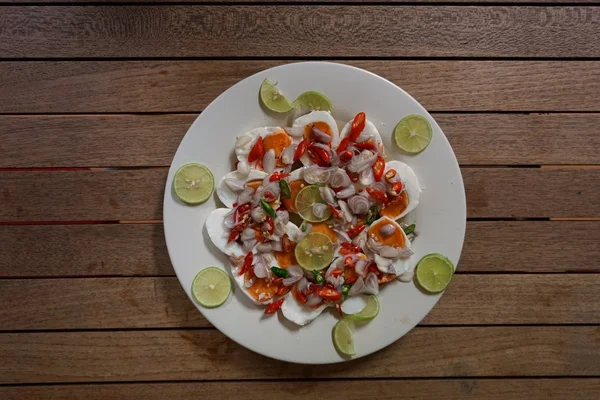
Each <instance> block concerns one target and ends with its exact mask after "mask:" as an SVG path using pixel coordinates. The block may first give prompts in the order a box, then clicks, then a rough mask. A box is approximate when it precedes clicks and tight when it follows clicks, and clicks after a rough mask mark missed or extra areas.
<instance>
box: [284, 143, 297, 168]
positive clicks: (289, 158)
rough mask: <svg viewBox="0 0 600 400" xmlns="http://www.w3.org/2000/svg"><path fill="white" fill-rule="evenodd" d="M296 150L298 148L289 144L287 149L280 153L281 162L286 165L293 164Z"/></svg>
mask: <svg viewBox="0 0 600 400" xmlns="http://www.w3.org/2000/svg"><path fill="white" fill-rule="evenodd" d="M296 148H298V146H296V145H295V144H290V145H289V146H288V147H286V148H285V149H283V151H282V152H281V162H282V163H284V164H286V165H291V164H293V163H294V154H295V153H296Z"/></svg>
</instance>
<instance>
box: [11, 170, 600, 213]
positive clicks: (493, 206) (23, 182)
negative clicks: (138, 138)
mask: <svg viewBox="0 0 600 400" xmlns="http://www.w3.org/2000/svg"><path fill="white" fill-rule="evenodd" d="M166 174H167V170H166V169H165V168H152V169H141V170H126V171H123V170H118V171H117V170H100V171H58V172H56V171H52V172H46V171H41V172H31V171H26V172H21V171H19V172H17V171H9V172H6V171H5V172H2V171H0V188H2V197H1V199H2V202H0V221H75V220H93V221H98V220H155V219H161V215H162V198H163V190H164V184H165V180H166ZM462 174H463V179H464V182H465V187H466V192H467V205H468V210H467V214H468V217H471V218H486V217H494V218H504V217H508V218H521V217H523V218H527V217H541V218H543V217H557V218H560V217H597V216H600V203H599V202H597V201H596V199H597V198H598V195H599V193H598V190H600V169H598V168H562V169H561V168H552V169H542V168H463V169H462ZM548 182H551V183H552V185H548ZM31 187H35V196H32V194H31V189H30V188H31ZM559 195H560V199H561V201H558V200H557V196H559ZM40 199H44V201H40ZM563 200H564V201H563Z"/></svg>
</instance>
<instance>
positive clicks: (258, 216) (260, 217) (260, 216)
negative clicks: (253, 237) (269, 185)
mask: <svg viewBox="0 0 600 400" xmlns="http://www.w3.org/2000/svg"><path fill="white" fill-rule="evenodd" d="M250 216H251V217H252V220H253V221H254V222H257V223H262V222H265V219H267V213H265V210H263V208H262V207H260V206H259V207H254V210H252V212H251V213H250Z"/></svg>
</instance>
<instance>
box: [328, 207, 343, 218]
mask: <svg viewBox="0 0 600 400" xmlns="http://www.w3.org/2000/svg"><path fill="white" fill-rule="evenodd" d="M329 209H330V210H331V213H332V214H333V216H334V217H335V218H339V217H341V214H340V212H339V211H338V210H336V209H335V207H334V206H332V205H331V204H329Z"/></svg>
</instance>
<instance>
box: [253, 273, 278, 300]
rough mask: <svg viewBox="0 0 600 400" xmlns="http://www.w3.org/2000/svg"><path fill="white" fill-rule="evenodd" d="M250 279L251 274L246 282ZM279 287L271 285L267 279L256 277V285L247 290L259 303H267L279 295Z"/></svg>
mask: <svg viewBox="0 0 600 400" xmlns="http://www.w3.org/2000/svg"><path fill="white" fill-rule="evenodd" d="M249 279H250V274H248V273H247V274H246V276H245V280H246V281H247V280H249ZM277 289H278V287H277V285H271V284H269V283H268V282H267V281H266V279H265V278H257V277H254V284H253V285H252V286H250V287H249V288H247V289H246V290H247V291H248V293H250V296H252V297H253V298H255V299H256V300H258V301H267V300H269V299H271V298H273V297H274V296H275V294H276V293H277ZM261 294H263V295H264V296H263V298H262V299H259V297H260V295H261Z"/></svg>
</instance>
